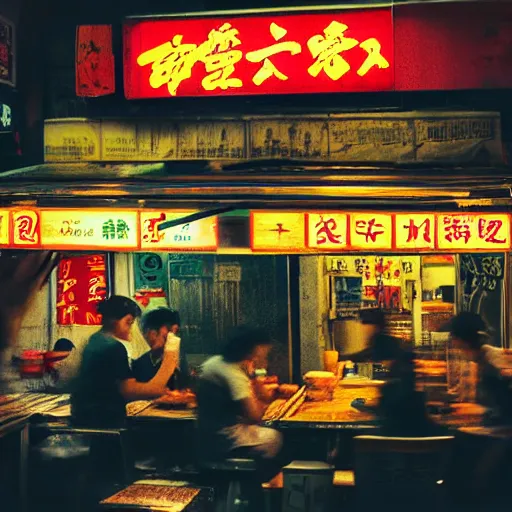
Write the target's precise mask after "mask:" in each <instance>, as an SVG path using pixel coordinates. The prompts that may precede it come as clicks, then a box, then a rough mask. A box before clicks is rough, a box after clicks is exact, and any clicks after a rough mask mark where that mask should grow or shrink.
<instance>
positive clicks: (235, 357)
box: [197, 326, 282, 481]
mask: <svg viewBox="0 0 512 512" xmlns="http://www.w3.org/2000/svg"><path fill="white" fill-rule="evenodd" d="M270 348H271V341H270V338H269V336H268V335H267V334H266V333H265V331H263V330H262V329H257V328H251V327H248V326H239V327H237V328H236V329H234V331H233V332H232V334H231V336H230V337H229V339H228V341H227V343H226V346H225V348H224V350H223V351H222V354H221V355H218V356H214V357H211V358H210V359H208V360H207V361H206V362H205V363H204V365H203V368H202V374H201V377H200V379H199V389H198V395H197V399H198V431H199V432H198V433H199V450H200V451H199V453H200V454H201V457H202V458H203V460H205V461H210V462H211V461H219V460H223V459H226V458H230V457H248V458H251V459H255V460H256V461H257V463H259V464H260V468H261V479H262V481H266V480H269V479H270V478H272V477H273V476H275V475H276V474H277V473H278V472H279V471H280V469H281V467H282V465H280V464H278V463H277V460H276V458H277V456H278V454H279V453H280V450H281V446H282V438H281V434H280V433H279V432H277V431H276V430H274V429H271V428H265V427H261V426H259V425H258V423H260V422H261V419H262V416H263V413H264V411H265V408H266V404H264V403H263V402H262V400H260V397H261V396H262V395H263V394H264V391H263V390H261V394H260V390H259V389H258V385H257V383H256V382H255V385H254V386H253V385H251V380H250V378H249V375H250V374H252V373H253V370H254V361H259V360H262V359H265V358H266V357H267V355H268V352H269V350H270Z"/></svg>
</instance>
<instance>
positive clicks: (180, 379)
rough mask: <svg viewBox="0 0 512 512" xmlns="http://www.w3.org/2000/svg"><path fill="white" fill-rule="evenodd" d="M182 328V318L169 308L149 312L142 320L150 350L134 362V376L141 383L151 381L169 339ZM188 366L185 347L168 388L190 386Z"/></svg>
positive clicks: (174, 336)
mask: <svg viewBox="0 0 512 512" xmlns="http://www.w3.org/2000/svg"><path fill="white" fill-rule="evenodd" d="M179 327H180V316H179V313H178V312H177V311H173V310H171V309H169V308H157V309H153V310H151V311H148V312H147V313H146V314H145V315H144V317H143V318H142V332H143V334H144V338H145V339H146V341H147V343H148V345H149V347H150V350H149V351H148V352H146V353H145V354H144V355H142V356H141V357H139V358H138V359H136V360H135V361H133V364H132V372H133V376H134V377H135V378H136V379H137V381H139V382H148V381H150V380H151V379H152V378H153V377H154V376H155V375H156V373H157V372H158V370H159V368H160V365H161V364H162V356H163V349H164V345H165V343H166V340H167V338H168V337H169V336H170V338H174V339H175V340H176V339H179V338H177V337H176V335H177V334H178V331H179ZM188 383H189V379H188V364H187V357H186V354H185V351H184V350H183V347H182V346H180V347H179V361H178V365H177V367H176V369H175V371H174V373H173V375H172V376H171V378H170V380H169V382H168V384H167V386H168V387H169V389H184V388H186V387H187V386H188Z"/></svg>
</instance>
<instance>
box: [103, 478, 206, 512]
mask: <svg viewBox="0 0 512 512" xmlns="http://www.w3.org/2000/svg"><path fill="white" fill-rule="evenodd" d="M200 492H201V489H198V488H193V487H186V486H183V485H180V484H178V485H172V484H171V483H169V484H166V483H161V482H160V483H158V484H154V483H135V484H133V485H130V486H128V487H126V488H125V489H123V490H122V491H119V492H118V493H116V494H114V495H113V496H110V497H109V498H107V499H105V500H103V501H102V502H101V503H100V505H101V506H102V508H107V509H108V508H124V509H126V508H136V509H137V508H138V509H141V508H142V509H148V508H149V509H150V510H165V511H167V512H182V511H184V510H185V509H186V508H187V506H188V505H189V504H190V503H191V502H192V501H193V500H194V498H196V497H197V496H198V494H199V493H200Z"/></svg>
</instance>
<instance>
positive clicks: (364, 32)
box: [123, 9, 394, 99]
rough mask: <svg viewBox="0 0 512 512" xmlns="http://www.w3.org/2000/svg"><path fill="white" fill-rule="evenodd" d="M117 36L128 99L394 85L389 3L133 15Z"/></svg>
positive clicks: (348, 89)
mask: <svg viewBox="0 0 512 512" xmlns="http://www.w3.org/2000/svg"><path fill="white" fill-rule="evenodd" d="M123 38H124V82H125V83H124V86H125V94H126V97H127V98H128V99H141V98H169V97H183V96H226V95H252V94H260V95H261V94H295V93H333V92H374V91H387V90H392V89H393V87H394V62H393V54H394V50H393V28H392V11H391V9H368V10H357V11H356V10H348V11H347V10H344V11H341V10H340V11H332V12H329V13H321V14H296V15H279V14H274V15H265V16H252V17H230V18H218V17H211V18H201V19H199V18H198V19H162V20H138V21H133V22H129V23H127V24H126V25H125V26H124V34H123Z"/></svg>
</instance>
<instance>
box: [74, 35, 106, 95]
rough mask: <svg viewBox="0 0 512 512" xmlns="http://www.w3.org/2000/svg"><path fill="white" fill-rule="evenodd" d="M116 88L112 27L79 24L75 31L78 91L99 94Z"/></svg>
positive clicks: (79, 92) (82, 93)
mask: <svg viewBox="0 0 512 512" xmlns="http://www.w3.org/2000/svg"><path fill="white" fill-rule="evenodd" d="M114 92H115V73H114V54H113V52H112V27H111V26H110V25H81V26H79V27H78V29H77V35H76V95H77V96H82V97H97V96H105V95H107V94H113V93H114Z"/></svg>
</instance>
